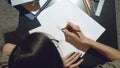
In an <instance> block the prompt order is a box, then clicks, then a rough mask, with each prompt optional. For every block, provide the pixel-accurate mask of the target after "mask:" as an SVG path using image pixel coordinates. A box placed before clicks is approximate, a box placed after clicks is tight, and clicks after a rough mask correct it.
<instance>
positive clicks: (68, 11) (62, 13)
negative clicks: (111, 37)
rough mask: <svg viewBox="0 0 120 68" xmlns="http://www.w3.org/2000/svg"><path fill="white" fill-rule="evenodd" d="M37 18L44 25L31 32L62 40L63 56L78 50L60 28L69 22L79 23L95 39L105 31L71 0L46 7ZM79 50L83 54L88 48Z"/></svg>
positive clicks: (85, 33)
mask: <svg viewBox="0 0 120 68" xmlns="http://www.w3.org/2000/svg"><path fill="white" fill-rule="evenodd" d="M37 19H38V20H39V22H40V23H41V25H42V26H40V27H37V28H35V29H33V30H30V33H34V32H44V33H48V34H50V35H51V36H53V37H54V38H55V39H57V40H59V41H61V45H60V48H61V49H62V51H63V56H65V55H67V54H68V53H70V52H72V51H76V50H77V49H76V48H75V47H73V46H72V45H71V44H69V43H67V42H66V41H65V37H64V34H63V33H62V31H61V30H60V29H61V28H64V27H65V26H66V24H67V23H68V22H72V23H74V24H76V25H79V26H80V29H81V31H82V32H83V34H84V35H85V36H87V37H88V38H91V39H93V40H97V39H98V38H99V37H100V36H101V35H102V33H103V32H104V31H105V28H104V27H102V26H101V25H100V24H98V23H97V22H96V21H95V20H94V19H92V18H91V17H90V16H88V15H87V14H86V13H85V12H84V11H83V10H81V9H80V8H79V7H77V6H76V5H74V4H73V3H72V2H71V1H69V0H61V1H60V2H57V3H55V4H54V5H52V6H51V7H48V8H46V9H45V10H44V11H42V13H41V14H40V15H39V16H38V17H37ZM77 51H78V50H77ZM79 51H81V52H82V54H83V55H84V54H85V52H86V50H85V51H82V50H79Z"/></svg>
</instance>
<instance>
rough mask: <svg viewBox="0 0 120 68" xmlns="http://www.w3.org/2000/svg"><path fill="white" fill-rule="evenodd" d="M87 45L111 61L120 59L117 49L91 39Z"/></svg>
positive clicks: (119, 52)
mask: <svg viewBox="0 0 120 68" xmlns="http://www.w3.org/2000/svg"><path fill="white" fill-rule="evenodd" d="M86 44H87V45H88V46H90V47H91V48H93V49H95V50H96V51H98V52H99V53H101V54H103V55H104V56H105V57H106V58H108V59H109V60H110V61H113V60H118V59H120V51H118V50H117V49H114V48H112V47H109V46H107V45H105V44H102V43H99V42H95V41H93V40H91V39H88V40H87V42H86Z"/></svg>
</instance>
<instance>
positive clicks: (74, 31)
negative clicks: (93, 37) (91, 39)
mask: <svg viewBox="0 0 120 68" xmlns="http://www.w3.org/2000/svg"><path fill="white" fill-rule="evenodd" d="M65 29H66V28H62V29H61V30H62V31H63V32H64V30H65ZM68 31H70V32H73V33H75V34H76V35H77V36H78V37H79V38H80V36H79V35H78V33H77V32H81V31H80V30H74V29H71V30H68Z"/></svg>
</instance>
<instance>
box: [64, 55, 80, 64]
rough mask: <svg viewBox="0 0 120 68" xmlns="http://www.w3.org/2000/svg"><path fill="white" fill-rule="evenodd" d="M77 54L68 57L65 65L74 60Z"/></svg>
mask: <svg viewBox="0 0 120 68" xmlns="http://www.w3.org/2000/svg"><path fill="white" fill-rule="evenodd" d="M77 54H78V53H74V54H73V55H72V56H71V57H69V58H68V59H66V62H65V63H67V64H68V63H69V62H70V61H71V60H72V59H74V58H75V57H76V56H77Z"/></svg>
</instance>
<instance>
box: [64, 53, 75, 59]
mask: <svg viewBox="0 0 120 68" xmlns="http://www.w3.org/2000/svg"><path fill="white" fill-rule="evenodd" d="M73 54H75V52H71V53H69V54H68V55H67V56H66V57H65V59H68V58H69V57H71V56H72V55H73Z"/></svg>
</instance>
